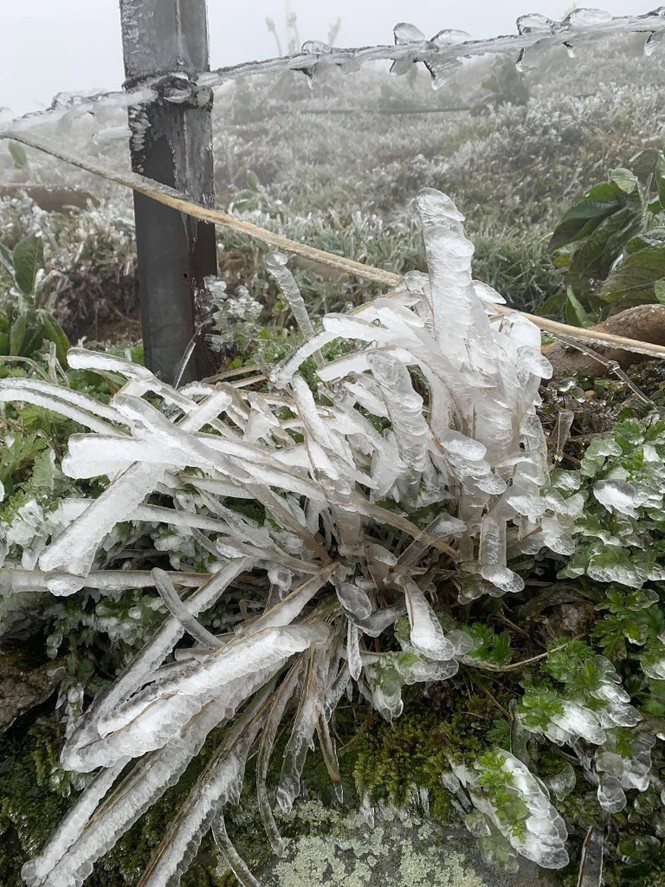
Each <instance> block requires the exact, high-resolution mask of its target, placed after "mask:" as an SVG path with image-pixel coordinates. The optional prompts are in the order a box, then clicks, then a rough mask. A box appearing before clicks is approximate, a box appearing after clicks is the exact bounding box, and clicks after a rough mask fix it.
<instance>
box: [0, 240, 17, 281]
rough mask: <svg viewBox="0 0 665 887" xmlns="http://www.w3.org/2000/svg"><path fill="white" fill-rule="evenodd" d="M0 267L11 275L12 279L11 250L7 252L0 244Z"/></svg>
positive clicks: (12, 263)
mask: <svg viewBox="0 0 665 887" xmlns="http://www.w3.org/2000/svg"><path fill="white" fill-rule="evenodd" d="M0 265H2V267H3V268H4V269H5V271H7V272H8V273H9V274H11V276H12V278H13V277H14V262H13V260H12V254H11V250H8V249H7V247H6V246H3V245H2V244H1V243H0Z"/></svg>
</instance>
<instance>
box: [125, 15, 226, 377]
mask: <svg viewBox="0 0 665 887" xmlns="http://www.w3.org/2000/svg"><path fill="white" fill-rule="evenodd" d="M120 15H121V21H122V41H123V53H124V60H125V76H126V78H127V79H126V82H125V88H130V87H131V86H134V85H136V84H137V83H140V82H141V81H143V80H145V79H146V78H155V77H160V76H163V81H162V85H161V87H160V98H159V99H157V100H156V101H153V102H152V103H151V104H148V105H145V106H141V107H136V108H132V109H131V110H130V115H129V118H130V128H131V130H132V136H131V140H130V147H131V155H132V168H133V169H134V171H136V172H141V173H142V174H143V175H145V176H148V177H149V178H151V179H154V180H155V181H157V182H161V183H162V184H165V185H170V186H172V187H174V188H177V189H178V190H180V191H184V192H186V193H187V194H188V195H189V196H190V198H191V199H192V200H193V201H196V202H198V203H202V204H204V205H206V206H212V205H214V202H215V193H214V192H215V186H214V171H213V157H212V121H211V110H212V92H211V91H210V92H207V93H206V92H205V91H204V92H201V91H199V92H196V91H193V90H192V91H190V90H188V78H191V77H193V76H195V75H196V74H197V73H199V72H201V71H206V70H209V58H208V22H207V9H206V0H120ZM134 213H135V219H136V248H137V255H138V264H139V292H140V300H141V324H142V327H143V346H144V352H145V363H146V366H147V367H149V368H150V369H151V370H152V371H153V372H154V373H155V374H156V375H158V376H160V378H162V379H163V380H164V381H167V382H172V381H173V380H174V377H175V374H176V372H177V368H178V366H179V364H180V361H181V360H182V358H183V355H184V353H185V351H186V349H187V346H188V344H189V343H190V341H191V339H192V336H193V335H194V332H195V315H194V294H195V290H196V289H197V287H200V286H201V285H202V283H203V278H204V277H205V276H206V275H208V274H215V273H216V271H217V260H216V253H215V230H214V226H213V225H210V224H207V223H204V222H197V221H196V220H194V219H190V218H185V217H184V216H182V215H181V214H180V213H178V212H177V211H175V210H173V209H170V208H168V207H165V206H162V205H160V204H159V203H156V202H155V201H154V200H151V199H150V198H148V197H144V196H142V195H140V194H135V196H134ZM207 358H208V355H207V351H206V349H205V346H204V344H203V342H202V341H199V342H198V343H197V346H196V348H195V350H194V354H193V355H192V359H191V360H190V361H189V364H188V366H187V369H186V371H185V373H184V375H183V377H182V380H183V381H191V380H192V379H197V378H199V379H200V378H201V377H202V376H203V375H205V373H206V371H207V370H209V369H210V367H209V366H208V365H206V361H207Z"/></svg>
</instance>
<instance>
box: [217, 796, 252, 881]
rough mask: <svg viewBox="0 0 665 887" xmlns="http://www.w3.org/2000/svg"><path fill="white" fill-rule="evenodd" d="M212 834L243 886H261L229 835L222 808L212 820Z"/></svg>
mask: <svg viewBox="0 0 665 887" xmlns="http://www.w3.org/2000/svg"><path fill="white" fill-rule="evenodd" d="M212 834H213V837H214V839H215V841H216V843H217V846H218V847H219V849H220V850H221V851H222V853H223V854H224V856H225V857H226V861H227V862H228V864H229V868H230V869H231V871H232V872H233V874H234V875H235V876H236V878H237V879H238V882H239V883H240V885H241V887H261V885H260V884H259V882H258V881H257V880H256V878H255V877H254V875H253V874H252V873H251V872H250V870H249V868H248V867H247V863H246V862H245V861H244V860H243V858H242V857H241V856H240V854H239V853H238V851H237V850H236V848H235V847H234V846H233V844H232V842H231V839H230V838H229V836H228V832H227V831H226V823H225V822H224V811H223V810H220V811H219V813H218V814H217V816H216V817H215V819H213V821H212Z"/></svg>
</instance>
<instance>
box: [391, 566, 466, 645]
mask: <svg viewBox="0 0 665 887" xmlns="http://www.w3.org/2000/svg"><path fill="white" fill-rule="evenodd" d="M397 584H398V585H399V587H400V588H401V589H402V590H403V591H404V597H405V599H406V607H407V612H408V614H409V622H410V623H411V644H412V645H413V647H414V649H415V650H417V651H418V652H419V653H422V654H423V655H425V656H427V657H429V658H430V659H436V660H448V659H454V658H455V648H454V647H453V645H452V644H451V643H450V641H449V640H448V639H447V638H446V636H445V635H444V633H443V629H442V628H441V623H440V622H439V620H438V618H437V616H436V614H435V613H434V611H433V610H432V608H431V607H430V605H429V603H428V602H427V599H426V598H425V595H424V594H423V593H422V591H421V590H420V588H419V587H418V585H417V584H416V583H415V582H414V580H413V579H410V578H409V577H407V576H404V577H400V578H399V579H398V580H397Z"/></svg>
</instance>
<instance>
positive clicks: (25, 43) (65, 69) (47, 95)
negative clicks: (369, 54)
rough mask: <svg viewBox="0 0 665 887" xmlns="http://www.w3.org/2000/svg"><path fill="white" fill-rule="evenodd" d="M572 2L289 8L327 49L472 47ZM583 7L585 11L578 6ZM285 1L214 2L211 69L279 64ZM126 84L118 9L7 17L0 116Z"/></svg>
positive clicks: (642, 6) (638, 7)
mask: <svg viewBox="0 0 665 887" xmlns="http://www.w3.org/2000/svg"><path fill="white" fill-rule="evenodd" d="M654 2H655V0H651V5H650V0H604V2H603V4H602V7H603V9H605V10H606V11H607V12H611V13H613V14H614V15H636V14H641V13H644V12H648V11H649V9H650V8H651V6H653V5H654ZM572 5H573V3H572V2H571V0H568V2H566V0H534V2H533V4H532V3H531V2H530V0H463V2H462V0H436V2H435V0H329V2H326V3H320V2H312V0H290V9H291V10H292V11H293V12H295V13H296V14H297V17H298V30H299V34H300V38H301V40H303V41H304V40H326V38H327V35H328V26H329V24H330V23H331V22H333V21H334V20H335V19H336V18H337V17H338V16H339V17H340V18H341V20H342V27H341V31H340V34H339V37H338V38H337V40H336V43H337V45H339V46H361V45H371V44H377V43H391V42H392V28H393V25H394V24H396V23H397V22H398V21H409V22H412V23H413V24H414V25H417V26H418V27H419V28H420V29H421V30H422V31H424V32H425V33H426V34H427V35H428V36H429V35H433V34H434V33H436V32H437V31H439V30H441V29H442V28H459V29H462V30H465V31H468V32H469V33H470V34H471V35H472V36H473V37H491V36H496V35H498V34H508V33H514V31H515V19H516V18H517V16H518V15H521V14H524V13H527V12H540V13H543V14H545V15H548V16H550V17H551V18H561V16H562V15H563V14H564V13H565V12H566V11H567V10H569V9H570V8H571V6H572ZM576 5H578V6H582V5H586V4H584V3H577V4H576ZM285 11H286V3H285V2H284V0H208V12H209V19H210V44H211V61H212V64H213V66H215V67H220V66H222V65H230V64H235V63H236V62H242V61H249V60H252V59H257V58H266V57H270V56H274V55H276V54H277V51H276V44H275V40H274V37H273V35H271V34H270V33H269V32H268V30H267V28H266V22H265V20H266V16H271V17H272V18H273V19H274V21H275V23H276V25H277V27H278V30H279V31H280V33H282V35H283V34H284V30H285ZM122 80H123V66H122V47H121V42H120V14H119V11H118V0H21V2H18V3H17V2H11V3H10V2H7V3H2V11H1V12H0V106H3V105H4V106H8V107H10V108H11V109H12V110H13V111H14V112H15V113H16V114H19V113H25V112H26V111H30V110H35V109H37V108H40V107H44V106H47V105H48V104H49V103H50V100H51V98H52V96H53V95H54V94H55V93H56V92H60V91H64V92H76V91H85V90H90V89H96V88H103V89H117V88H118V87H119V86H120V85H121V83H122Z"/></svg>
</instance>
